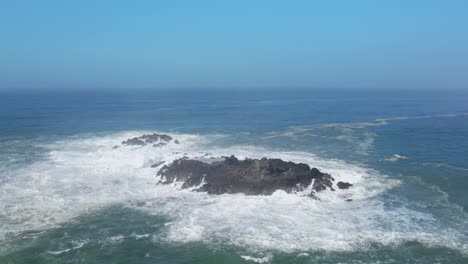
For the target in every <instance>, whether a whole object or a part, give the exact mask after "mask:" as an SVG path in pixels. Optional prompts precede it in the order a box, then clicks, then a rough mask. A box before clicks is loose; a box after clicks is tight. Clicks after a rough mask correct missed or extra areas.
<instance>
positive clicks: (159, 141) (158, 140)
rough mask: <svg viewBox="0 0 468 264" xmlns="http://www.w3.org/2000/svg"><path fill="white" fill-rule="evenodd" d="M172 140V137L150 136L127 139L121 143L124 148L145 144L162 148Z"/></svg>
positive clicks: (162, 135)
mask: <svg viewBox="0 0 468 264" xmlns="http://www.w3.org/2000/svg"><path fill="white" fill-rule="evenodd" d="M171 140H172V137H171V136H169V135H165V134H156V133H153V134H150V135H143V136H139V137H133V138H129V139H127V140H125V141H122V145H124V146H145V145H146V144H153V143H154V144H153V146H154V147H162V146H164V145H166V144H167V143H168V142H170V141H171Z"/></svg>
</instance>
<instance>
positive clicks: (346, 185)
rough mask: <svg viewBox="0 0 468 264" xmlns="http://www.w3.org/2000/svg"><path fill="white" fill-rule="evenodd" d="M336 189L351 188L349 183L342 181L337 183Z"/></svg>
mask: <svg viewBox="0 0 468 264" xmlns="http://www.w3.org/2000/svg"><path fill="white" fill-rule="evenodd" d="M336 185H337V186H338V188H340V189H349V187H351V186H353V185H352V184H351V183H349V182H342V181H339V182H338V183H337V184H336Z"/></svg>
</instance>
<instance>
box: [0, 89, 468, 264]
mask: <svg viewBox="0 0 468 264" xmlns="http://www.w3.org/2000/svg"><path fill="white" fill-rule="evenodd" d="M149 132H164V133H169V134H171V135H172V136H173V137H175V138H178V139H179V140H180V141H181V144H180V145H178V146H175V145H174V146H167V147H166V148H161V149H155V148H151V147H149V148H146V147H143V148H127V149H123V148H120V149H118V150H112V146H114V145H116V144H119V143H120V142H121V141H122V140H124V139H127V138H129V137H132V136H137V135H141V134H144V133H149ZM177 153H181V154H180V155H186V156H189V157H190V156H193V157H196V155H201V154H206V153H209V154H210V155H213V156H222V155H230V154H235V155H237V156H240V157H279V158H283V159H287V160H291V161H295V162H305V163H308V164H309V165H311V166H314V167H318V168H319V169H320V170H322V171H325V172H329V173H330V174H332V175H333V176H334V177H335V178H338V179H343V180H347V181H349V182H352V183H353V184H354V186H353V188H352V189H350V190H348V191H343V192H338V191H337V192H328V193H323V194H321V196H320V197H319V198H320V201H315V200H311V199H310V198H307V197H302V196H300V195H297V194H285V193H280V192H278V193H275V194H274V195H273V196H268V197H250V196H245V195H241V194H239V195H221V196H211V195H207V194H202V193H192V192H189V191H181V190H178V189H177V188H175V187H174V188H168V187H164V188H163V187H160V186H157V185H156V171H155V170H154V169H151V168H150V165H151V164H152V163H154V162H156V161H167V162H168V161H170V160H171V159H175V158H177V155H179V154H177ZM396 155H399V156H396ZM398 157H405V158H404V159H403V158H398ZM349 198H352V199H353V201H352V202H346V199H349ZM467 206H468V91H453V90H452V91H442V90H439V91H436V90H429V91H421V90H309V91H305V90H286V89H284V90H255V91H247V90H238V91H209V90H187V91H184V90H177V91H157V92H156V91H130V90H129V91H126V92H110V91H108V92H104V91H99V92H93V91H80V92H78V91H75V92H52V91H48V92H39V91H35V92H25V91H24V92H1V93H0V263H254V262H259V263H376V262H379V263H468V231H467V230H468V215H467V213H466V208H467Z"/></svg>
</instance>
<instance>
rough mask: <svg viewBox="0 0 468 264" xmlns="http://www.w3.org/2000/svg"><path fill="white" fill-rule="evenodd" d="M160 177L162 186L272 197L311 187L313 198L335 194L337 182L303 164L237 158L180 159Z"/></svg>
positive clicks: (329, 176) (279, 160)
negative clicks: (210, 160)
mask: <svg viewBox="0 0 468 264" xmlns="http://www.w3.org/2000/svg"><path fill="white" fill-rule="evenodd" d="M158 175H159V176H161V184H169V183H172V182H175V181H178V182H183V184H182V188H195V189H194V190H195V191H200V192H207V193H209V194H224V193H244V194H247V195H270V194H272V193H273V192H275V191H276V190H284V191H286V192H299V191H304V190H305V189H306V188H308V187H309V186H310V185H311V184H312V186H311V188H312V190H313V191H312V192H311V193H310V195H311V196H313V194H314V192H320V191H323V190H327V189H329V190H332V191H334V189H333V187H332V186H333V181H334V180H335V179H334V178H333V177H332V176H331V175H330V174H327V173H322V172H320V171H319V170H318V169H316V168H310V167H309V165H307V164H303V163H293V162H287V161H283V160H281V159H267V158H263V159H245V160H238V159H237V158H236V157H235V156H230V157H224V160H222V161H217V162H213V163H205V162H202V161H200V160H194V159H187V158H181V159H177V160H175V161H174V162H172V163H171V164H170V165H164V166H163V167H162V168H161V169H160V170H159V171H158Z"/></svg>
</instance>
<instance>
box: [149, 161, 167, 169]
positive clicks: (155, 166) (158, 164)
mask: <svg viewBox="0 0 468 264" xmlns="http://www.w3.org/2000/svg"><path fill="white" fill-rule="evenodd" d="M164 162H165V161H160V162H157V163H155V164H153V165H151V168H157V167H159V166H160V165H162V164H163V163H164Z"/></svg>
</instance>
